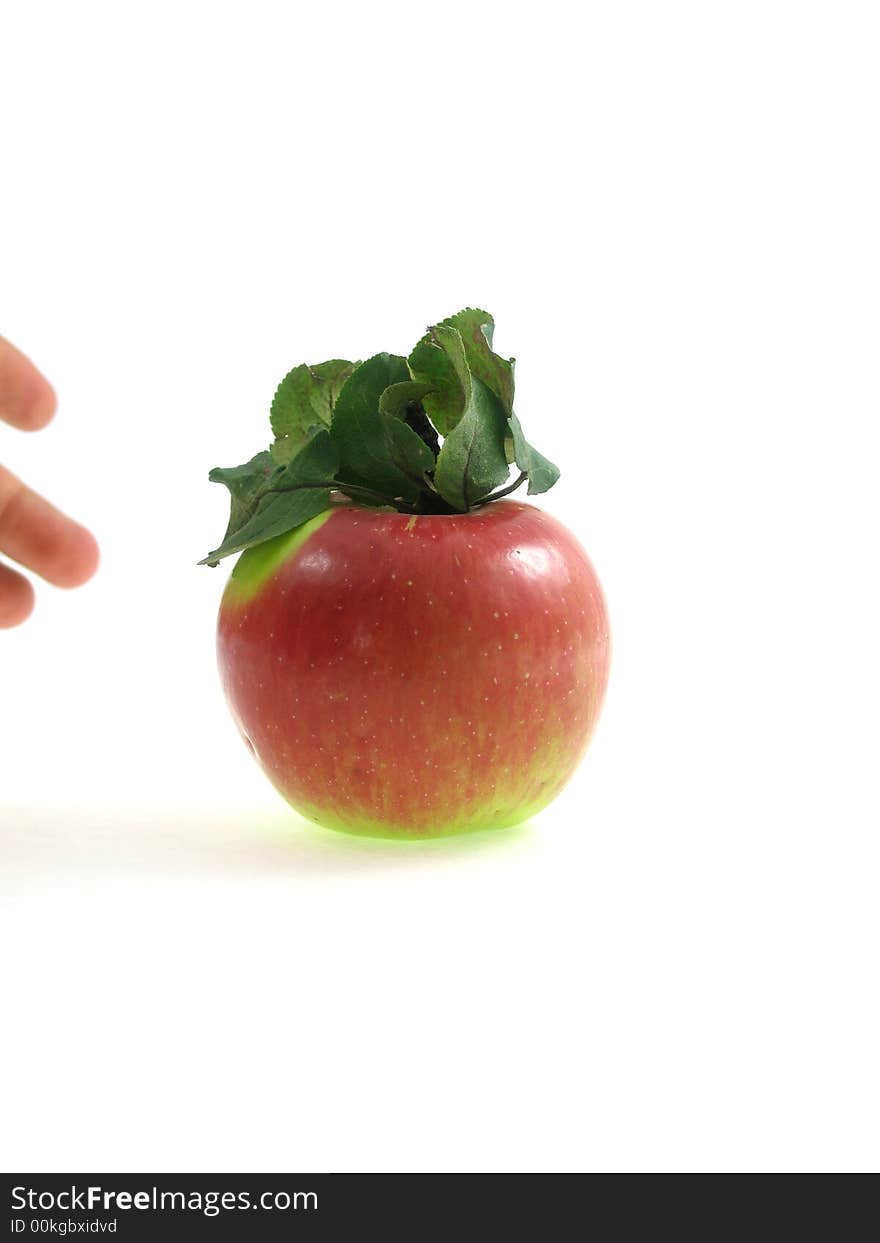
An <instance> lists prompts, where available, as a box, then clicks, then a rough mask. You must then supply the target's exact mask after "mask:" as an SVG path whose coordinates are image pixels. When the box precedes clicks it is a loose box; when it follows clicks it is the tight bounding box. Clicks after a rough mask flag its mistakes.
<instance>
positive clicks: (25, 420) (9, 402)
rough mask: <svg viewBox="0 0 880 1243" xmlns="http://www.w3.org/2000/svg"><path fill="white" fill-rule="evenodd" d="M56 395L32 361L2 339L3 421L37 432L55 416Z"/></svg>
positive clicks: (0, 397)
mask: <svg viewBox="0 0 880 1243" xmlns="http://www.w3.org/2000/svg"><path fill="white" fill-rule="evenodd" d="M56 404H57V403H56V400H55V392H54V390H53V388H52V385H51V384H50V383H49V381H48V380H47V379H45V378H44V377H43V376H42V375H40V373H39V371H37V369H36V367H35V366H34V364H33V363H32V362H31V360H30V359H29V358H26V357H25V356H24V354H22V352H21V350H17V349H16V348H15V346H14V345H10V343H9V342H8V341H6V340H4V339H3V337H0V419H3V420H5V421H6V422H7V423H11V424H12V426H13V427H20V428H21V429H22V431H25V432H36V431H39V429H40V428H41V427H45V426H46V424H47V423H48V422H49V420H50V419H51V418H52V415H53V414H54V413H55V406H56Z"/></svg>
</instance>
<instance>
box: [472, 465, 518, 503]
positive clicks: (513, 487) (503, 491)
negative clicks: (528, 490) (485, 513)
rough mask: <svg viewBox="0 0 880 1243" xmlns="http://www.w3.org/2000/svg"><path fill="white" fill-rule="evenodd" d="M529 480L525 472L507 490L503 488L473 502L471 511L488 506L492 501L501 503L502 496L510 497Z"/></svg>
mask: <svg viewBox="0 0 880 1243" xmlns="http://www.w3.org/2000/svg"><path fill="white" fill-rule="evenodd" d="M527 479H528V475H527V474H526V472H525V471H523V472H522V474H521V475H520V476H519V478H518V479H515V480H514V481H513V483H511V484H509V485H508V486H507V487H506V488H502V489H501V491H500V492H492V493H490V495H489V496H483V497H481V498H480V499H479V500H478V501H472V502H471V509H476V507H477V506H478V505H488V504H489V502H490V501H500V500H501V498H502V496H509V495H510V493H511V492H515V491H516V490H517V488H519V487H522V485H523V484H524V483H525V481H526V480H527Z"/></svg>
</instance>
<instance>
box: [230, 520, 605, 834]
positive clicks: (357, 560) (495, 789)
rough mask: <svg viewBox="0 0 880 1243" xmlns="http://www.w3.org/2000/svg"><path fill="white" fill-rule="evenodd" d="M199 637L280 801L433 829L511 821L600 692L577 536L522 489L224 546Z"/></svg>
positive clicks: (400, 828) (362, 825)
mask: <svg viewBox="0 0 880 1243" xmlns="http://www.w3.org/2000/svg"><path fill="white" fill-rule="evenodd" d="M218 657H219V665H220V672H221V678H222V682H223V687H224V690H225V693H226V696H227V699H228V701H229V704H230V706H231V709H232V713H233V716H234V717H235V720H236V722H237V724H238V727H239V729H240V731H241V733H242V735H243V737H244V738H245V740H246V742H247V743H248V745H249V746H250V747H251V748H252V749H253V752H254V754H255V756H256V758H257V760H258V761H259V763H260V764H261V766H262V768H263V770H264V771H265V773H266V774H267V776H268V777H269V778H270V780H271V781H272V782H273V783H274V785H275V786H276V787H277V788H278V790H279V791H280V792H281V793H282V794H283V795H284V797H285V798H286V799H287V800H288V801H289V802H290V803H291V804H292V806H293V807H295V808H296V810H297V811H299V812H300V813H301V814H302V815H304V816H307V817H308V818H309V819H312V820H315V821H316V822H318V823H319V824H322V825H325V826H326V827H328V828H333V829H339V830H343V831H346V832H349V833H361V834H368V835H372V836H381V837H407V838H427V837H439V836H443V835H447V834H453V833H462V832H467V831H472V830H478V829H486V828H492V827H497V828H501V827H505V826H508V825H512V824H516V823H518V822H519V821H521V820H524V819H526V818H528V817H529V816H531V815H533V814H534V813H535V812H537V811H539V810H540V809H541V808H542V807H545V806H546V805H547V803H549V802H550V801H551V800H552V799H553V798H555V797H556V795H557V794H558V793H559V792H560V790H561V789H562V787H563V786H564V785H565V783H566V782H567V781H568V779H569V778H570V776H571V774H572V773H573V771H574V769H575V768H576V766H577V764H578V762H579V760H580V759H581V757H582V756H583V753H584V751H585V749H586V746H587V743H588V742H589V738H590V735H591V732H592V730H593V727H594V725H595V723H596V719H597V716H598V713H599V709H600V707H601V704H602V699H603V695H604V692H605V686H606V682H607V677H608V663H609V632H608V617H607V612H606V607H605V602H604V599H603V595H602V591H601V588H600V586H599V582H598V579H597V577H596V574H595V572H594V570H593V567H592V565H591V564H590V561H589V559H588V558H587V555H586V553H585V552H584V550H583V549H582V548H581V546H580V544H579V543H578V542H577V540H575V538H574V537H573V536H572V535H571V533H570V532H569V531H568V530H567V529H566V528H565V527H563V526H562V525H561V524H560V523H559V522H557V521H556V520H555V519H554V518H552V517H551V516H550V515H548V514H546V513H545V512H543V511H542V510H540V509H538V508H536V507H534V506H532V505H528V504H522V503H520V502H514V501H501V502H498V503H496V504H494V505H489V506H486V507H485V508H482V509H477V510H475V511H473V512H471V513H469V514H462V515H426V516H420V517H412V516H407V515H405V514H400V513H396V512H392V511H386V510H381V511H379V510H370V509H365V508H362V507H353V506H344V507H338V508H334V509H332V510H330V511H328V512H325V513H323V514H321V515H320V516H319V517H317V518H315V519H313V520H312V521H311V522H309V523H306V524H305V525H304V526H303V527H300V528H299V529H298V530H296V531H294V532H292V533H291V534H289V535H283V536H280V537H278V538H277V539H274V540H270V541H268V542H267V543H264V544H261V545H259V546H258V547H256V548H254V549H252V550H250V551H248V552H245V553H244V554H243V555H242V556H241V558H240V559H239V561H238V564H237V565H236V567H235V569H234V570H233V573H232V575H231V577H230V580H229V583H228V585H227V588H226V591H225V593H224V596H223V601H222V604H221V608H220V617H219V624H218Z"/></svg>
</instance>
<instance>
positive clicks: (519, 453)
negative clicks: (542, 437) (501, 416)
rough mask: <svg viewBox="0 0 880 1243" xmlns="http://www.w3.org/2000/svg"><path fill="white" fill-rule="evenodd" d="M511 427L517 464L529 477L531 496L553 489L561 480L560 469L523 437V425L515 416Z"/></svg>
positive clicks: (511, 420)
mask: <svg viewBox="0 0 880 1243" xmlns="http://www.w3.org/2000/svg"><path fill="white" fill-rule="evenodd" d="M510 427H511V430H512V432H513V450H514V456H515V458H516V464H517V466H518V467H519V468H520V470H521V471H524V472H525V474H527V475H528V477H529V488H528V492H529V496H535V495H536V493H538V492H546V491H547V490H548V489H549V488H552V487H553V485H554V483H556V481H557V479H558V478H559V467H558V466H556V465H554V463H553V462H551V461H550V460H549V458H545V457H544V456H543V454H541V453H539V452H538V450H537V449H533V448H532V446H531V445H530V444H529V442H528V441H527V440H526V438H525V436H524V435H523V430H522V424H521V423H520V421H519V419H518V418H517V417H516V415H515V414H511V416H510Z"/></svg>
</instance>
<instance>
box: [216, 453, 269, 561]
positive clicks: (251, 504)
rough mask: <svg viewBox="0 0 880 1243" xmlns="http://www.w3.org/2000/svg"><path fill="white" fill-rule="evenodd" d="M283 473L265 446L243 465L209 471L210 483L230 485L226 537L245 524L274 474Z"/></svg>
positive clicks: (221, 467)
mask: <svg viewBox="0 0 880 1243" xmlns="http://www.w3.org/2000/svg"><path fill="white" fill-rule="evenodd" d="M278 473H280V471H279V468H278V467H277V466H276V465H275V463H274V462H273V460H272V455H271V454H270V453H267V452H266V451H265V450H264V451H263V452H262V453H258V454H257V456H256V457H253V458H251V460H250V461H249V462H245V463H244V464H243V465H241V466H215V467H214V469H213V470H212V471H211V472H210V473H209V475H208V478H209V479H210V481H211V483H222V484H223V485H224V486H225V487H227V488H228V489H229V498H230V502H231V503H230V510H229V524H228V526H227V528H226V535H225V536H224V537H223V538H224V540H226V539H228V538H229V536H230V535H231V534H232V533H233V532H234V531H237V530H238V529H239V527H242V526H244V524H245V523H246V522H247V520H248V519H249V518H250V517H251V515H252V514H253V513H254V511H255V510H256V508H257V502H258V500H259V497H260V495H261V493H262V492H263V491H265V489H266V488H267V487H269V486H270V484H269V481H270V480H271V478H272V476H273V475H275V474H278Z"/></svg>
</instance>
